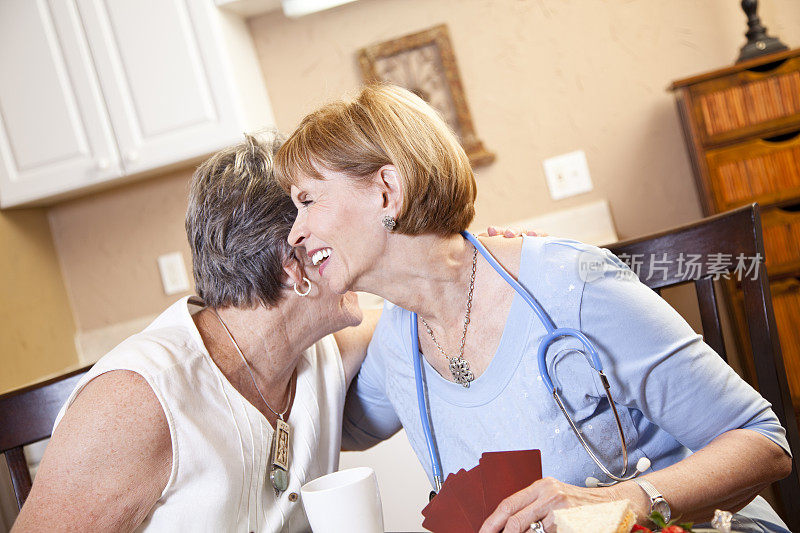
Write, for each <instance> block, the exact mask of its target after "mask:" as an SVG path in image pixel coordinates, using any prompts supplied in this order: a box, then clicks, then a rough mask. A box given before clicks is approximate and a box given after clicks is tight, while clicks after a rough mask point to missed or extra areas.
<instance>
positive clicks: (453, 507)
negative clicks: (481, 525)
mask: <svg viewBox="0 0 800 533" xmlns="http://www.w3.org/2000/svg"><path fill="white" fill-rule="evenodd" d="M454 480H455V474H450V475H449V476H447V479H446V480H445V482H444V484H443V485H442V489H441V490H440V491H439V494H437V495H436V496H434V498H433V500H431V501H430V503H428V505H427V506H425V509H423V510H422V516H424V517H425V520H423V522H422V527H424V528H425V529H427V530H429V531H432V532H433V533H464V532H465V531H473V529H472V526H471V524H470V522H469V521H468V520H467V517H466V516H464V514H463V513H462V512H461V506H460V505H459V502H458V496H456V494H455V491H454V490H453V486H454ZM475 531H477V530H475Z"/></svg>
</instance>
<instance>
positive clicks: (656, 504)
mask: <svg viewBox="0 0 800 533" xmlns="http://www.w3.org/2000/svg"><path fill="white" fill-rule="evenodd" d="M634 481H635V482H636V483H637V484H638V485H639V486H640V487H641V488H642V490H643V491H644V492H645V493H646V494H647V496H648V497H649V498H650V512H651V513H652V512H653V511H658V512H660V513H661V514H662V515H663V516H664V519H665V520H667V521H669V519H670V518H671V514H672V512H671V510H670V508H669V503H668V502H667V499H666V498H664V495H662V494H661V493H660V492H658V489H657V488H655V487H654V486H653V484H652V483H650V482H649V481H647V480H646V479H639V478H635V479H634ZM665 511H666V512H665Z"/></svg>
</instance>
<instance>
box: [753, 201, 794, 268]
mask: <svg viewBox="0 0 800 533" xmlns="http://www.w3.org/2000/svg"><path fill="white" fill-rule="evenodd" d="M795 207H796V208H798V209H797V211H794V207H793V208H792V209H793V210H792V211H787V210H784V209H778V208H773V209H766V210H764V211H763V212H762V213H761V229H762V231H763V233H764V251H765V253H766V264H767V272H769V273H770V275H774V274H785V273H787V272H790V271H800V205H797V206H795Z"/></svg>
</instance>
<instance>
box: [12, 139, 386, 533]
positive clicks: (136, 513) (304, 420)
mask: <svg viewBox="0 0 800 533" xmlns="http://www.w3.org/2000/svg"><path fill="white" fill-rule="evenodd" d="M278 146H279V143H278V142H277V141H276V140H270V141H266V142H261V141H259V140H257V139H256V138H254V137H252V136H246V139H245V141H244V142H243V143H241V144H239V145H237V146H234V147H231V148H228V149H225V150H222V151H221V152H219V153H217V154H215V155H214V156H213V157H211V158H210V159H209V160H208V161H206V162H205V163H203V165H202V166H200V168H198V170H197V171H196V173H195V174H194V177H193V179H192V185H191V194H190V199H189V208H188V212H187V215H186V230H187V234H188V238H189V243H190V246H191V251H192V263H193V267H194V278H195V284H196V288H197V293H198V295H199V296H200V297H201V298H202V300H199V299H196V298H190V297H186V298H182V299H181V300H179V301H178V302H176V303H175V304H174V305H172V306H171V307H169V308H168V309H167V310H166V311H164V312H163V313H162V314H161V315H160V316H159V317H158V318H157V319H156V320H155V321H154V322H153V323H152V324H150V325H149V326H148V327H147V328H146V329H145V330H144V331H142V332H140V333H138V334H136V335H133V336H132V337H130V338H128V339H126V340H125V341H124V342H122V343H121V344H120V345H119V346H117V347H116V348H114V349H113V350H112V351H111V352H109V353H108V354H107V355H105V356H104V357H103V358H102V359H100V361H98V362H97V364H96V365H95V366H94V367H93V368H92V369H91V370H90V371H89V372H88V373H87V374H86V376H85V377H84V378H83V379H82V380H81V382H80V383H79V384H78V386H77V388H76V389H75V391H74V392H73V393H72V394H71V396H70V397H69V400H68V401H67V404H66V405H65V406H64V408H63V409H62V411H61V413H60V415H59V418H58V420H57V422H56V428H55V430H54V433H53V437H52V440H51V442H50V444H49V446H48V447H47V450H46V452H45V455H44V458H43V459H42V462H41V465H40V468H39V471H38V474H37V476H36V481H35V483H34V484H33V488H32V490H31V493H30V497H29V498H28V500H27V502H26V504H25V506H24V507H23V509H22V511H21V513H20V515H19V518H18V520H17V522H16V524H15V525H14V531H33V530H36V531H42V530H46V531H55V530H92V531H133V530H136V531H140V530H146V531H175V530H183V531H306V530H308V529H309V526H308V523H307V520H306V517H305V515H304V513H303V510H302V506H301V504H300V503H299V502H298V497H297V495H298V492H299V489H300V486H301V484H302V483H304V482H305V481H307V480H310V479H313V478H315V477H317V476H320V475H323V474H326V473H329V472H332V471H334V470H336V468H337V466H338V457H339V449H340V439H341V423H342V409H343V403H344V397H345V391H346V390H347V385H348V383H349V382H350V380H351V378H352V377H353V375H354V373H355V371H356V369H357V368H358V366H359V365H360V364H361V361H362V360H363V357H364V350H365V346H366V343H367V342H368V340H369V336H370V335H371V332H372V329H373V324H372V323H369V322H370V321H365V323H363V324H361V325H360V326H359V323H360V322H361V318H362V315H361V311H360V309H359V307H358V305H357V301H356V297H355V295H354V294H352V293H348V294H344V295H338V294H334V293H332V292H331V291H329V290H328V289H327V287H325V288H323V287H321V286H320V284H319V283H317V281H318V273H317V272H316V269H306V268H305V266H306V265H305V264H304V263H305V261H306V260H305V259H298V258H297V257H296V256H295V254H294V252H293V250H292V249H291V248H290V247H289V245H288V242H287V236H288V234H289V230H290V228H291V226H292V223H293V221H294V217H295V212H296V211H295V208H294V206H293V204H292V201H291V200H290V199H289V197H288V196H286V194H285V193H284V192H283V191H282V190H280V189H279V188H278V187H277V185H276V184H275V182H274V180H273V174H272V162H273V156H274V154H275V152H276V150H277V148H278ZM304 256H305V254H303V257H304ZM348 326H359V327H349V328H348ZM342 328H347V329H344V330H343V331H340V332H338V333H336V334H335V335H331V334H332V333H334V332H337V331H338V330H341V329H342Z"/></svg>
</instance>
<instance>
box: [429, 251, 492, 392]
mask: <svg viewBox="0 0 800 533" xmlns="http://www.w3.org/2000/svg"><path fill="white" fill-rule="evenodd" d="M477 266H478V249H477V248H474V247H473V252H472V275H471V276H470V277H469V293H468V295H467V313H466V315H464V333H462V334H461V348H460V349H459V352H458V355H457V356H453V357H450V356H449V355H447V354H446V353H445V351H444V350H443V349H442V347H441V346H440V345H439V342H438V341H437V340H436V337H435V336H434V335H433V330H432V329H431V327H430V326H429V325H428V323H427V322H425V319H424V318H422V319H421V320H422V323H423V324H425V329H427V330H428V335H430V336H431V339H432V340H433V344H435V345H436V348H438V349H439V353H440V354H442V355H443V356H444V358H445V359H447V360H448V361H450V373H451V374H453V380H455V382H456V383H458V384H459V385H463V386H464V388H469V383H470V381H473V380H474V379H475V374H473V373H472V371H471V370H470V369H469V361H467V360H466V359H464V344H465V343H466V342H467V328H468V327H469V314H470V312H472V292H473V290H474V289H475V271H476V270H477Z"/></svg>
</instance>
